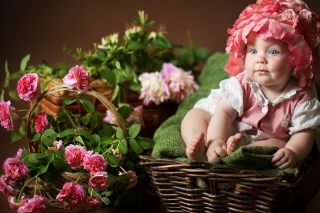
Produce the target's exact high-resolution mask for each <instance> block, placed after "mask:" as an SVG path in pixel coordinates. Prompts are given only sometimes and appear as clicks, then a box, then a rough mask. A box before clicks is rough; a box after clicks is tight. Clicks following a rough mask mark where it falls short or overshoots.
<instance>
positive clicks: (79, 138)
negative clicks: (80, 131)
mask: <svg viewBox="0 0 320 213" xmlns="http://www.w3.org/2000/svg"><path fill="white" fill-rule="evenodd" d="M76 141H78V142H79V143H81V144H82V145H84V142H83V139H82V137H81V136H77V137H76Z"/></svg>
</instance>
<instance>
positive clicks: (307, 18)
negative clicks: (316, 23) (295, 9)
mask: <svg viewBox="0 0 320 213" xmlns="http://www.w3.org/2000/svg"><path fill="white" fill-rule="evenodd" d="M299 20H301V22H302V24H311V22H312V13H311V11H310V10H306V9H303V10H301V11H300V13H299Z"/></svg>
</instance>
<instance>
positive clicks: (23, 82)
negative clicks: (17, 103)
mask: <svg viewBox="0 0 320 213" xmlns="http://www.w3.org/2000/svg"><path fill="white" fill-rule="evenodd" d="M17 91H18V95H19V97H20V98H21V99H22V100H25V101H32V100H35V99H37V98H38V97H39V96H40V87H38V75H37V74H35V73H29V74H26V75H24V76H23V77H21V78H20V80H19V81H18V84H17Z"/></svg>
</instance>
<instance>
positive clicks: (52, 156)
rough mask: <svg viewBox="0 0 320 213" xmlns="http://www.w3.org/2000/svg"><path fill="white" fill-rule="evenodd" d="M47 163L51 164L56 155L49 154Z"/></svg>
mask: <svg viewBox="0 0 320 213" xmlns="http://www.w3.org/2000/svg"><path fill="white" fill-rule="evenodd" d="M46 160H47V162H48V163H51V162H52V161H53V160H54V154H47V159H46Z"/></svg>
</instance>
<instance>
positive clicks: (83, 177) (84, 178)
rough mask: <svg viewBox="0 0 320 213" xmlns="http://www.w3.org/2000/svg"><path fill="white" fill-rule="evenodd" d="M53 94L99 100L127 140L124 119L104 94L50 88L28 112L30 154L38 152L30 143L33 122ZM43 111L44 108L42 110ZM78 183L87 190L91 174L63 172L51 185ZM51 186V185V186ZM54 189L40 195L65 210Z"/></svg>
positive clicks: (57, 87) (45, 189) (43, 188)
mask: <svg viewBox="0 0 320 213" xmlns="http://www.w3.org/2000/svg"><path fill="white" fill-rule="evenodd" d="M53 94H68V96H69V97H70V96H75V95H76V96H81V97H82V96H91V97H93V98H94V99H97V100H98V101H99V102H100V103H101V104H103V106H104V107H105V108H106V109H108V110H110V112H111V113H112V114H113V115H114V117H115V119H116V121H117V124H118V128H120V129H121V130H122V131H123V134H124V138H127V130H126V125H125V122H124V120H123V118H122V117H121V116H120V115H119V113H118V112H117V109H116V108H115V107H114V105H113V104H112V103H111V102H110V101H109V100H108V99H107V98H106V97H105V96H104V95H103V94H102V93H99V92H97V91H94V90H88V91H85V92H81V93H80V92H79V91H78V90H73V89H69V88H67V87H66V86H63V85H58V86H54V87H52V88H50V89H49V90H46V91H45V92H44V93H43V94H42V95H41V96H40V97H39V98H38V99H37V100H36V101H35V102H34V103H33V104H32V105H31V108H30V110H29V111H28V113H27V115H26V125H25V131H26V134H27V139H28V146H29V152H30V153H34V152H36V147H35V146H34V143H30V142H29V141H31V138H32V135H31V128H30V124H31V120H32V118H33V116H34V114H35V112H36V111H37V110H39V106H40V105H41V104H42V103H43V100H48V98H49V97H52V95H53ZM40 109H41V110H43V108H42V107H41V108H40ZM42 179H43V180H44V181H45V180H46V177H45V175H44V176H43V178H42ZM76 180H77V183H79V184H81V185H82V186H83V188H84V189H85V190H87V189H88V180H89V174H80V173H71V172H62V173H61V174H60V178H58V179H57V180H56V181H55V182H53V183H50V184H53V186H54V187H56V188H58V189H61V188H62V186H63V184H64V183H66V182H70V181H76ZM50 184H49V185H50ZM51 189H52V187H49V186H48V187H42V188H41V189H39V194H40V195H41V196H43V197H45V198H46V199H47V200H48V202H49V204H50V205H51V206H53V207H58V208H63V206H62V204H61V203H60V202H58V201H57V200H56V199H55V196H53V194H52V193H51V192H52V190H51Z"/></svg>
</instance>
